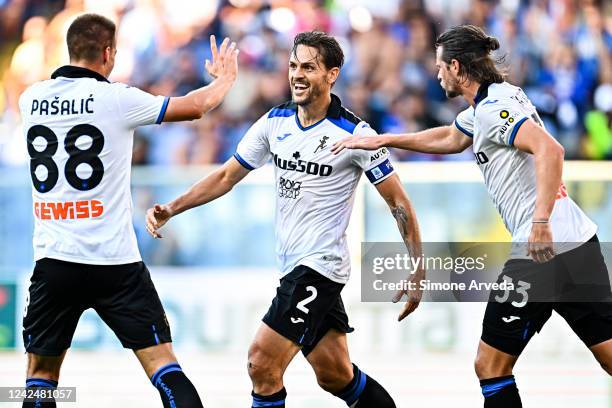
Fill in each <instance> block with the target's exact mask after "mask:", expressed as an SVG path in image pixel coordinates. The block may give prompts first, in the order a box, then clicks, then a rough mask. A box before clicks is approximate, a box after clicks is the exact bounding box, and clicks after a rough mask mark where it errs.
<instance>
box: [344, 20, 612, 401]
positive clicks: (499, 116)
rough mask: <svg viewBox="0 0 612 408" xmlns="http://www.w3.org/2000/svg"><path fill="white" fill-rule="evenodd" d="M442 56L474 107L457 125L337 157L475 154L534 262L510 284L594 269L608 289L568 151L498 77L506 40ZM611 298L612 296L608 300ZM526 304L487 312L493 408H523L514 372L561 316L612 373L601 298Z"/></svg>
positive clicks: (445, 79) (439, 61) (470, 36)
mask: <svg viewBox="0 0 612 408" xmlns="http://www.w3.org/2000/svg"><path fill="white" fill-rule="evenodd" d="M436 48H437V50H436V65H437V68H438V80H439V81H440V84H441V86H442V88H443V89H444V90H445V91H446V95H447V96H448V97H449V98H453V97H456V96H459V95H461V96H462V97H463V98H464V99H465V100H466V101H467V102H468V103H469V104H470V106H469V107H468V108H467V109H466V110H464V111H463V112H461V113H460V114H459V115H458V116H457V119H456V120H455V122H454V124H452V125H450V126H442V127H437V128H433V129H428V130H425V131H422V132H418V133H411V134H403V135H381V136H377V137H371V138H356V137H352V138H347V139H345V140H343V141H340V142H339V143H337V144H336V145H335V146H334V152H335V153H339V152H341V151H342V150H343V149H345V148H348V149H367V150H372V149H380V148H381V147H382V146H390V147H397V148H401V149H409V150H413V151H418V152H425V153H436V154H446V153H458V152H461V151H463V150H465V149H466V148H468V147H469V146H470V145H472V146H473V150H474V155H475V157H476V163H477V164H478V166H479V168H480V170H481V171H482V173H483V175H484V181H485V184H486V187H487V190H488V192H489V195H490V196H491V198H492V200H493V202H494V203H495V206H496V207H497V209H498V211H499V213H500V214H501V216H502V218H503V220H504V223H505V224H506V227H507V228H508V230H509V231H510V232H511V234H512V241H513V242H516V243H521V242H522V243H525V244H523V248H525V251H524V252H526V254H524V256H523V258H526V259H511V260H510V261H508V262H507V263H506V265H505V266H504V269H503V271H502V276H504V275H505V276H507V277H509V278H512V277H513V276H521V275H522V274H524V272H525V271H529V272H530V273H531V276H532V277H533V276H534V275H538V274H539V275H540V276H551V277H553V278H554V279H557V278H556V277H555V275H556V276H561V275H560V274H565V273H569V274H570V275H573V276H579V275H581V274H582V275H583V274H584V273H586V272H585V271H584V270H582V268H584V267H585V265H588V267H589V268H593V269H594V271H590V272H592V273H593V272H594V273H595V274H598V276H600V277H603V280H604V281H605V282H607V284H606V285H609V282H608V273H607V268H606V265H605V263H604V262H603V257H602V255H601V251H600V249H599V244H598V240H597V236H596V235H595V233H596V231H597V226H596V225H595V224H594V223H593V222H592V221H591V220H590V219H589V218H588V217H587V216H586V215H585V214H584V213H583V212H582V210H581V209H580V208H579V207H578V206H577V205H576V203H574V201H572V199H571V198H570V197H569V196H568V195H567V191H566V190H565V187H564V185H563V183H562V180H561V173H562V168H563V153H564V151H563V147H561V145H559V143H557V141H555V139H554V138H553V137H552V136H551V135H550V134H549V133H548V132H547V131H546V130H545V129H544V127H543V125H542V122H541V120H540V118H539V116H538V113H537V112H536V109H535V108H534V106H533V105H532V104H531V102H530V101H529V99H528V98H527V96H526V95H525V94H524V93H523V91H522V90H521V89H520V88H518V87H516V86H513V85H511V84H509V83H507V82H505V81H504V78H503V75H502V74H501V73H500V72H499V71H498V69H497V68H496V66H495V62H494V60H493V59H492V58H491V56H490V53H491V51H494V50H497V49H498V48H499V42H498V41H497V39H495V38H493V37H489V36H487V35H486V34H485V33H484V32H483V31H482V29H480V28H479V27H476V26H472V25H464V26H458V27H455V28H452V29H450V30H448V31H447V32H445V33H443V34H442V35H441V36H440V37H438V39H437V41H436ZM340 157H341V156H340ZM553 240H554V241H553ZM554 242H555V243H587V244H584V245H581V246H580V247H579V248H576V249H573V250H568V248H567V246H565V248H564V246H563V245H557V249H556V250H557V252H558V253H557V254H555V245H553V243H554ZM569 247H570V248H571V245H570V246H569ZM521 255H523V254H521ZM530 257H531V258H530ZM553 258H554V259H553ZM551 260H552V261H551ZM585 260H588V261H589V262H588V264H585ZM515 283H516V282H515ZM552 283H553V282H550V283H549V284H552ZM606 285H604V286H606ZM517 292H519V290H517ZM607 294H609V287H608V289H607V290H606V291H605V293H603V294H602V297H601V298H600V300H602V299H606V295H607ZM525 295H526V296H528V294H527V292H525ZM492 297H493V296H492ZM510 300H512V299H510ZM519 300H520V299H519ZM524 300H525V302H521V301H517V302H510V301H507V300H506V301H504V302H500V301H494V300H493V299H491V300H490V301H489V303H488V304H487V309H486V311H485V316H484V321H483V331H482V337H481V340H480V344H479V346H478V355H477V357H476V363H475V368H476V373H477V375H478V378H479V379H480V383H481V387H482V393H483V395H484V397H485V402H484V406H485V407H486V408H493V407H495V408H506V407H508V408H510V407H512V408H516V407H520V406H521V400H520V397H519V393H518V389H517V387H516V384H515V381H514V376H513V375H512V369H513V367H514V364H515V363H516V360H517V359H518V357H519V355H520V354H521V352H522V351H523V349H524V348H525V346H526V345H527V343H528V342H529V340H530V339H531V337H532V336H533V335H534V334H535V333H536V332H539V331H540V329H541V328H542V327H543V326H544V324H545V323H546V321H547V320H548V318H549V317H550V315H551V313H552V311H553V310H555V311H556V312H557V313H559V314H560V315H561V316H562V317H563V318H564V319H565V320H566V321H567V322H568V324H569V325H570V327H571V328H572V329H573V331H574V332H575V333H576V334H577V335H578V337H579V338H580V339H581V340H582V341H583V342H584V344H585V345H586V346H587V347H588V348H589V349H590V350H591V352H592V353H593V355H594V356H595V358H596V359H597V360H598V361H599V363H600V364H601V365H602V367H603V368H604V370H605V371H606V372H607V373H608V374H612V340H611V339H612V303H610V302H604V301H598V299H593V300H594V301H593V302H575V303H569V302H557V303H552V302H540V303H537V302H533V301H528V299H527V298H525V299H524ZM513 303H514V304H513Z"/></svg>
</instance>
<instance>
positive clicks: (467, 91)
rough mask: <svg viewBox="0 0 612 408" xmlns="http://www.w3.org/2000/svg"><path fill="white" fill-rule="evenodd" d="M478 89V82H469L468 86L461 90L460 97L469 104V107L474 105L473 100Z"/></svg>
mask: <svg viewBox="0 0 612 408" xmlns="http://www.w3.org/2000/svg"><path fill="white" fill-rule="evenodd" d="M479 88H480V82H476V81H470V83H469V85H467V86H465V87H464V88H463V92H461V95H462V96H463V98H464V99H465V100H466V101H467V103H469V104H470V105H471V106H474V105H476V103H475V102H474V100H475V99H476V95H477V94H478V89H479Z"/></svg>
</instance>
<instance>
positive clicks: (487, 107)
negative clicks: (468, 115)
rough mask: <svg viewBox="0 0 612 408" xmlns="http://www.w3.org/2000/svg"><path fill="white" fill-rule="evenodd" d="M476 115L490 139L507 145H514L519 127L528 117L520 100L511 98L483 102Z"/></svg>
mask: <svg viewBox="0 0 612 408" xmlns="http://www.w3.org/2000/svg"><path fill="white" fill-rule="evenodd" d="M476 117H477V119H478V124H479V126H481V127H482V129H483V133H484V135H485V136H486V137H487V138H488V139H489V140H491V141H492V142H494V143H497V144H499V145H506V146H513V145H514V138H515V137H516V134H517V133H518V130H519V128H520V127H521V125H522V124H523V123H524V122H525V121H526V120H527V119H528V116H527V115H526V114H525V111H524V109H522V107H521V105H520V104H519V103H518V101H515V100H513V99H510V98H508V99H502V100H498V101H494V102H489V103H487V101H485V102H484V103H481V104H480V105H479V107H478V109H477V111H476Z"/></svg>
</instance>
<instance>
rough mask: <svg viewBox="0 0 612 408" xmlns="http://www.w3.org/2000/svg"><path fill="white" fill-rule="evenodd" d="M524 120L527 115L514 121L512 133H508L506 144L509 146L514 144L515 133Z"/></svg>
mask: <svg viewBox="0 0 612 408" xmlns="http://www.w3.org/2000/svg"><path fill="white" fill-rule="evenodd" d="M526 120H527V117H524V118H523V119H521V120H519V121H518V122H516V125H514V129H512V133H510V138H509V139H508V144H509V145H510V146H514V138H515V137H516V134H517V133H518V130H519V128H520V127H521V125H522V124H523V122H525V121H526Z"/></svg>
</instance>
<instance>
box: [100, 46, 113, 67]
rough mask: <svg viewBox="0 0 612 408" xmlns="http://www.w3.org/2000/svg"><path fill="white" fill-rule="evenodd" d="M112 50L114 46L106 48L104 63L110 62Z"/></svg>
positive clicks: (103, 57)
mask: <svg viewBox="0 0 612 408" xmlns="http://www.w3.org/2000/svg"><path fill="white" fill-rule="evenodd" d="M112 52H113V49H112V47H106V48H104V52H103V53H102V63H103V64H104V65H106V64H108V62H109V61H110V59H111V54H112Z"/></svg>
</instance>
